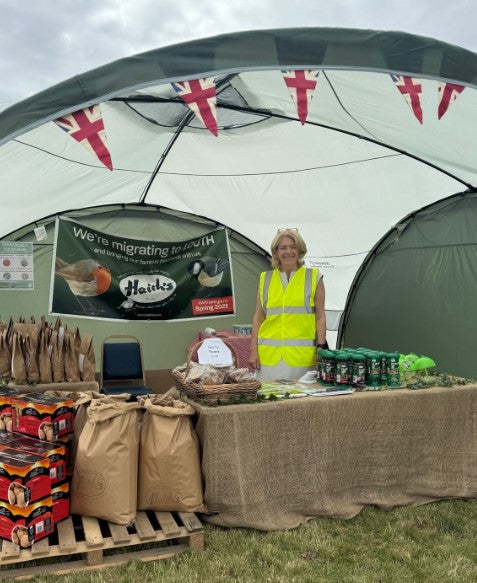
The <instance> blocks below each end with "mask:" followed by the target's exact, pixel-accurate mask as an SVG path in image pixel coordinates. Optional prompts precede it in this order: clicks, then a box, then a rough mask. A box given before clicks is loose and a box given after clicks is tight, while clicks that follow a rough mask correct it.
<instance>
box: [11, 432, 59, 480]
mask: <svg viewBox="0 0 477 583" xmlns="http://www.w3.org/2000/svg"><path fill="white" fill-rule="evenodd" d="M11 435H12V438H11V440H10V441H9V442H8V443H5V444H2V443H1V440H0V451H4V452H6V453H7V454H9V455H11V456H12V457H15V456H18V455H19V454H24V453H31V454H34V455H39V456H40V457H44V458H48V460H49V462H50V480H51V483H52V484H56V483H58V482H62V481H63V480H64V479H65V478H66V446H65V445H64V444H63V443H60V442H56V441H52V442H49V441H42V440H40V439H35V438H34V437H29V436H28V435H22V434H21V433H12V434H11Z"/></svg>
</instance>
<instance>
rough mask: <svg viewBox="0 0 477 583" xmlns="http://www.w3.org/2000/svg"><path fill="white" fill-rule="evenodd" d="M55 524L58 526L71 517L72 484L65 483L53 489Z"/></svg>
mask: <svg viewBox="0 0 477 583" xmlns="http://www.w3.org/2000/svg"><path fill="white" fill-rule="evenodd" d="M51 499H52V504H53V507H52V516H53V524H58V522H61V521H62V520H64V519H65V518H68V516H69V515H70V484H69V482H63V483H62V484H56V485H55V486H53V487H52V489H51Z"/></svg>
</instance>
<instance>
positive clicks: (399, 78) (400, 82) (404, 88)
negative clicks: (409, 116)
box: [391, 73, 422, 123]
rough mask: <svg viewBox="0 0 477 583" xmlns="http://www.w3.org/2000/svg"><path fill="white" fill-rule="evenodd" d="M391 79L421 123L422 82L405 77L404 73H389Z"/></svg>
mask: <svg viewBox="0 0 477 583" xmlns="http://www.w3.org/2000/svg"><path fill="white" fill-rule="evenodd" d="M391 79H392V80H393V81H394V84H395V85H396V87H397V88H398V90H399V92H400V93H401V95H402V96H403V97H404V99H405V100H406V103H407V104H408V105H409V107H410V108H411V110H412V112H413V113H414V115H415V116H416V118H417V120H418V121H419V123H422V108H421V93H422V84H421V83H420V81H419V80H418V79H413V77H405V76H404V75H394V74H393V73H391Z"/></svg>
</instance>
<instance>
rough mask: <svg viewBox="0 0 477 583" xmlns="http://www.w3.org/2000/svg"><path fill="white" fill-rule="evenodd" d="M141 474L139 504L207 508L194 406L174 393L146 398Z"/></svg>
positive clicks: (187, 509)
mask: <svg viewBox="0 0 477 583" xmlns="http://www.w3.org/2000/svg"><path fill="white" fill-rule="evenodd" d="M143 406H144V409H145V412H144V415H143V419H142V424H141V439H140V451H139V475H138V508H139V509H140V510H162V511H169V512H171V511H178V512H206V507H205V505H204V503H203V491H202V476H201V468H200V451H199V441H198V438H197V435H196V434H195V431H194V428H193V427H192V420H191V416H192V415H193V414H194V409H193V408H192V407H191V406H190V405H188V404H187V403H184V402H183V401H179V400H175V399H172V398H171V397H166V398H164V397H161V396H157V397H153V398H152V399H151V398H147V399H144V401H143Z"/></svg>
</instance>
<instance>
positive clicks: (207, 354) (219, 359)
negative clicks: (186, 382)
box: [197, 338, 234, 366]
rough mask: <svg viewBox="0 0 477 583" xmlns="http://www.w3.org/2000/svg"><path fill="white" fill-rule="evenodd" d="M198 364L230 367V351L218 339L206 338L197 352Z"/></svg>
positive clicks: (231, 362) (231, 359)
mask: <svg viewBox="0 0 477 583" xmlns="http://www.w3.org/2000/svg"><path fill="white" fill-rule="evenodd" d="M197 357H198V360H199V364H212V365H214V366H230V365H231V364H233V363H234V361H233V357H232V351H231V350H230V348H229V347H228V346H227V344H225V342H222V340H220V338H207V339H206V340H204V341H203V342H202V345H201V346H200V348H199V350H198V351H197Z"/></svg>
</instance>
